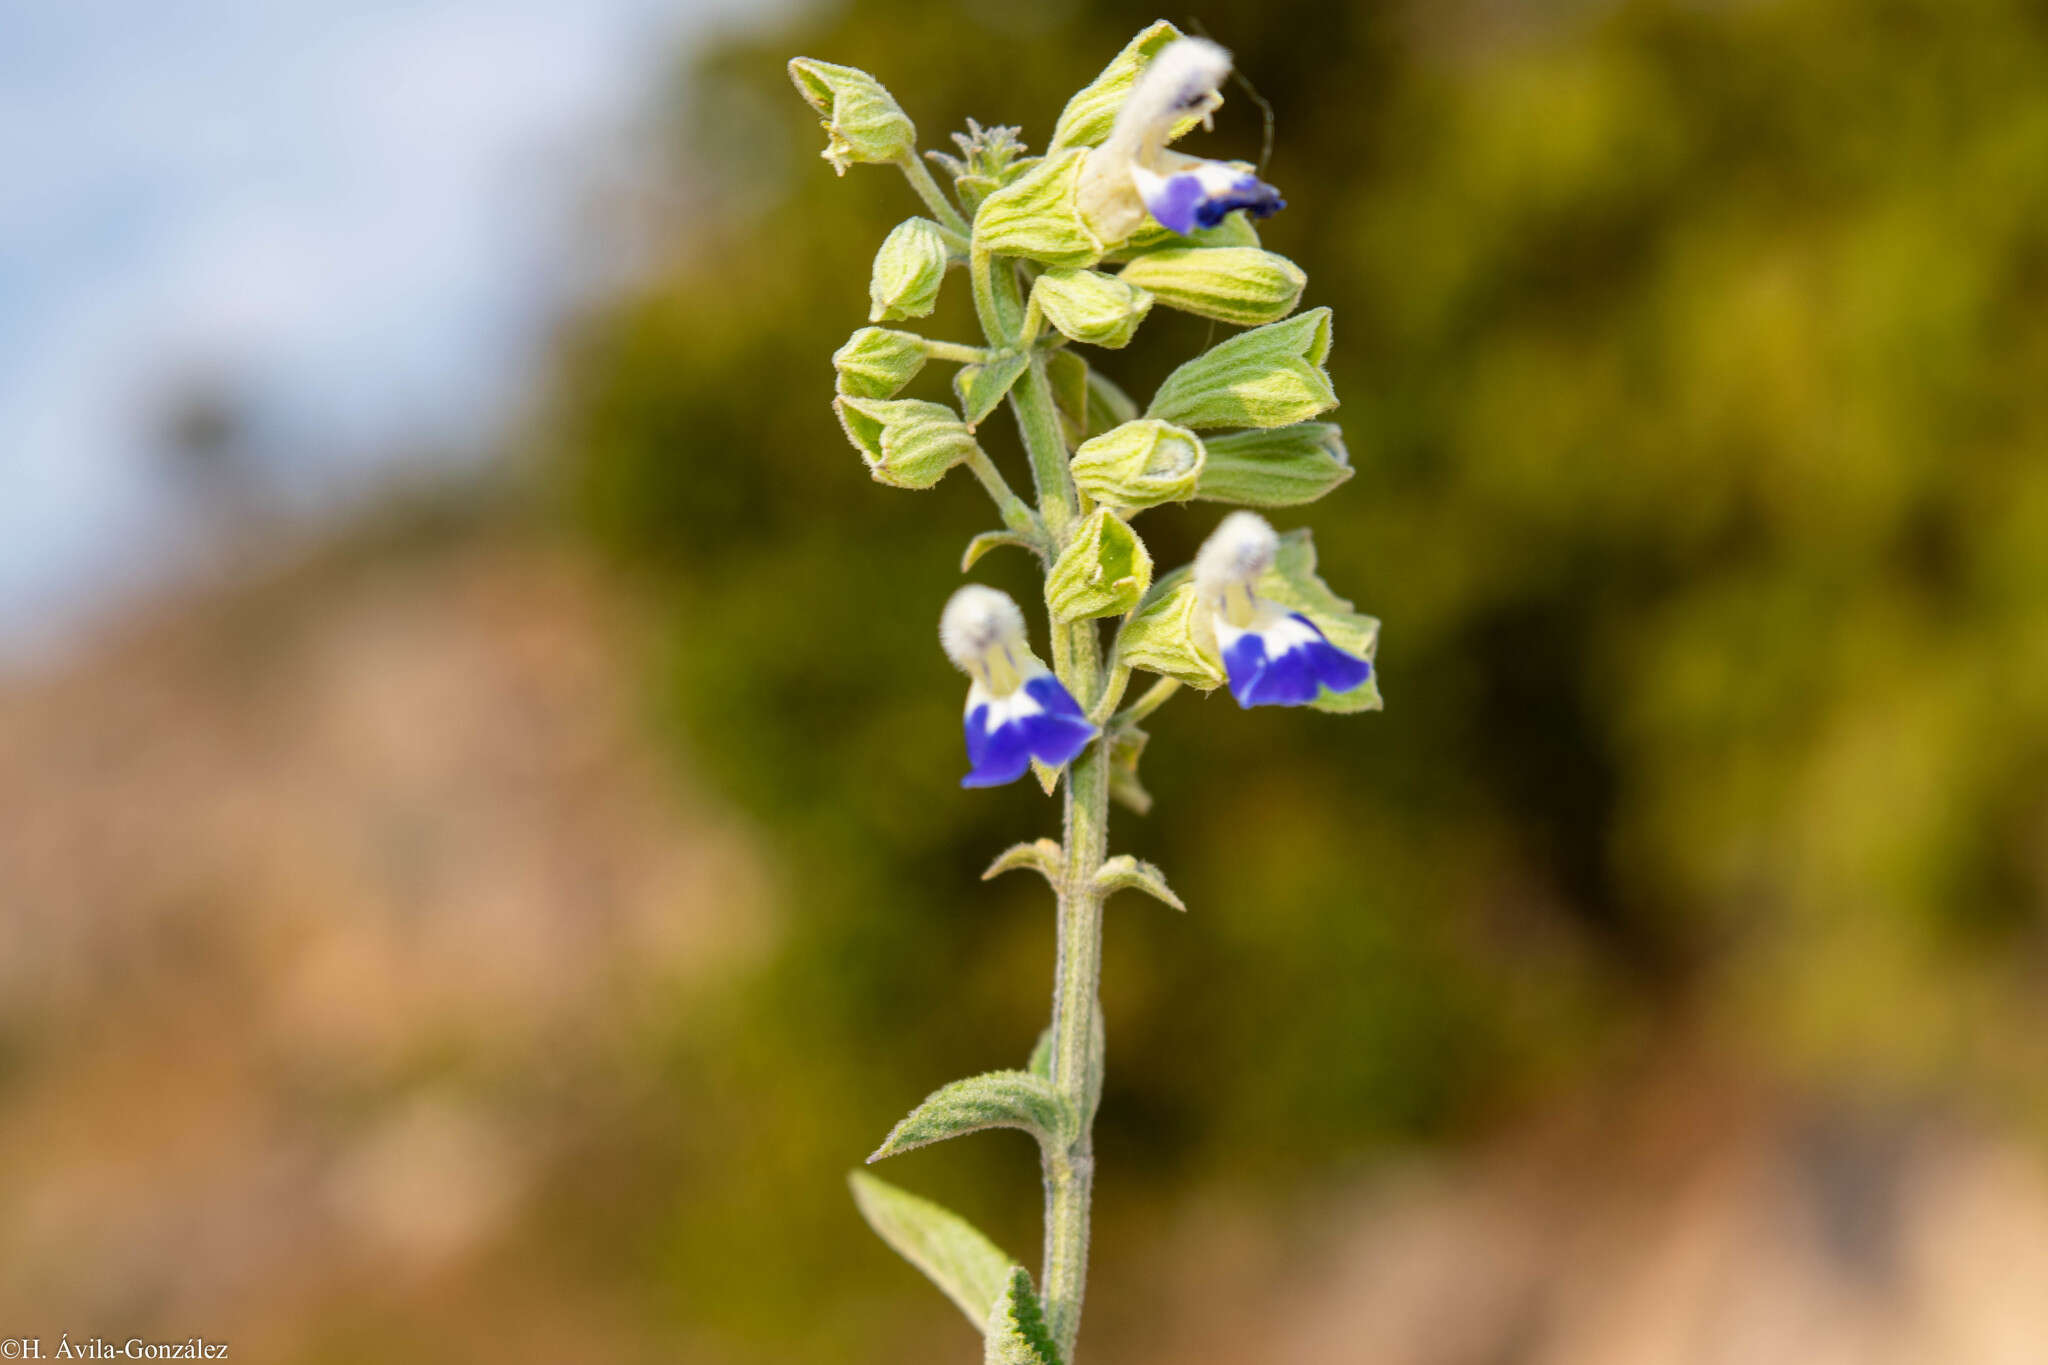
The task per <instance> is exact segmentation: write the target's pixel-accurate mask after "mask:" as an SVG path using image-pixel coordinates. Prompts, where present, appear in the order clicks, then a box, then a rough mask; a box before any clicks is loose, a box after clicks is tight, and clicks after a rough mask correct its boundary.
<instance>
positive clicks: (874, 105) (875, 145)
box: [789, 57, 917, 175]
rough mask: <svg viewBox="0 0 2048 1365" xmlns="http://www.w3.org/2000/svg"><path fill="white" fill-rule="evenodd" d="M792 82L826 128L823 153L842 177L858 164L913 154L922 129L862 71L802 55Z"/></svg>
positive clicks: (794, 63) (794, 67) (792, 69)
mask: <svg viewBox="0 0 2048 1365" xmlns="http://www.w3.org/2000/svg"><path fill="white" fill-rule="evenodd" d="M789 79H790V80H791V81H792V82H794V83H795V85H796V88H797V90H798V91H799V92H800V93H801V94H802V95H803V97H804V98H805V99H806V100H809V101H810V104H811V107H812V108H813V109H816V110H817V111H818V113H819V114H820V115H821V116H822V121H823V123H824V125H825V137H826V142H825V150H824V152H823V153H821V155H822V156H823V157H824V158H825V159H826V160H827V161H829V162H831V163H832V169H833V170H835V171H837V172H838V173H839V174H841V175H845V174H846V168H847V167H848V166H850V165H852V164H853V163H854V162H857V161H858V162H865V163H871V164H872V163H888V162H892V161H901V160H902V159H903V158H904V157H907V156H911V155H914V153H915V149H916V147H917V129H916V128H915V127H914V126H912V124H911V122H910V118H909V116H908V115H907V114H905V113H904V112H903V110H902V109H901V108H900V107H898V105H897V103H896V100H895V97H894V96H892V95H891V94H890V93H889V92H888V91H887V90H885V89H883V88H882V83H881V82H880V81H878V80H876V79H875V78H874V77H873V76H870V75H869V74H868V73H867V72H865V71H862V70H861V69H860V68H858V67H852V66H834V65H833V64H832V63H830V62H820V61H813V60H812V59H811V58H809V57H798V58H796V59H794V60H793V61H791V62H790V64H789Z"/></svg>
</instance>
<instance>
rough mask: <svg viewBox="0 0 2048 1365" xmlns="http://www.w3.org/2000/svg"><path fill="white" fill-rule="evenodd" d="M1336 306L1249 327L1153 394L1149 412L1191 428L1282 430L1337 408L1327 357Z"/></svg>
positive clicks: (1181, 370)
mask: <svg viewBox="0 0 2048 1365" xmlns="http://www.w3.org/2000/svg"><path fill="white" fill-rule="evenodd" d="M1329 356H1330V310H1329V309H1327V308H1313V309H1310V310H1309V311H1308V312H1306V313H1303V314H1302V315H1301V316H1300V317H1295V318H1289V319H1288V320H1287V321H1285V322H1275V323H1269V324H1268V325H1266V326H1264V327H1256V328H1253V329H1252V330H1251V331H1249V332H1241V333H1239V334H1238V335H1237V336H1234V337H1232V338H1230V340H1228V341H1225V342H1222V343H1221V344H1219V345H1217V346H1215V347H1213V348H1211V349H1210V350H1209V351H1208V352H1206V353H1205V354H1203V355H1199V356H1196V357H1195V358H1194V359H1193V360H1190V361H1188V362H1187V363H1186V364H1185V365H1182V366H1181V367H1180V368H1179V369H1177V370H1175V371H1174V372H1173V373H1172V374H1170V375H1168V376H1166V382H1165V383H1163V384H1161V385H1160V386H1159V390H1158V392H1157V393H1155V394H1154V395H1153V397H1152V406H1151V407H1150V408H1149V409H1147V411H1146V416H1148V417H1158V418H1162V419H1164V420H1165V421H1168V422H1178V423H1180V425H1182V426H1184V427H1195V428H1198V429H1203V430H1206V429H1209V428H1213V427H1281V426H1286V425H1287V424H1288V423H1290V422H1305V421H1307V420H1308V419H1309V418H1311V417H1314V416H1316V415H1317V414H1318V413H1321V412H1326V411H1328V410H1329V409H1331V408H1334V407H1336V406H1337V395H1336V393H1335V391H1334V390H1332V389H1331V387H1330V375H1329V372H1328V371H1327V370H1326V369H1324V362H1326V361H1327V360H1328V359H1329Z"/></svg>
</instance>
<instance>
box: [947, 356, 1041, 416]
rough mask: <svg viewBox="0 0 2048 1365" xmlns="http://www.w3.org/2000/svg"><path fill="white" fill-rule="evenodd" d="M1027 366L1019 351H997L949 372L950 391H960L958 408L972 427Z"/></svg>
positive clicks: (997, 401) (994, 405) (998, 401)
mask: <svg viewBox="0 0 2048 1365" xmlns="http://www.w3.org/2000/svg"><path fill="white" fill-rule="evenodd" d="M1030 367H1031V357H1029V356H1027V355H1025V354H1024V353H1023V352H1022V351H998V352H997V353H996V354H994V355H992V356H990V357H989V358H988V363H986V364H983V365H962V366H961V367H960V369H959V372H958V373H956V374H955V375H954V376H953V392H955V393H957V394H959V395H960V411H961V413H962V414H964V415H965V416H966V418H967V429H968V430H969V431H972V430H974V429H975V427H977V426H979V425H981V420H982V419H983V418H984V417H987V416H988V415H989V414H990V413H992V412H994V411H995V410H996V404H998V403H1000V402H1002V401H1003V395H1004V394H1006V393H1008V392H1009V391H1010V386H1011V385H1012V384H1014V383H1016V382H1017V376H1018V375H1020V374H1022V373H1024V371H1025V370H1027V369H1029V368H1030Z"/></svg>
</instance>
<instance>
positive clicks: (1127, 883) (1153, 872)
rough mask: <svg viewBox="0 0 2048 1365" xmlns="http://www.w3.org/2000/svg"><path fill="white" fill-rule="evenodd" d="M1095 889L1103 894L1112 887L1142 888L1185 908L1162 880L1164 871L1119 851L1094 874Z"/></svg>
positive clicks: (1167, 902) (1164, 875)
mask: <svg viewBox="0 0 2048 1365" xmlns="http://www.w3.org/2000/svg"><path fill="white" fill-rule="evenodd" d="M1095 889H1096V890H1097V891H1100V892H1102V894H1104V895H1105V896H1106V895H1108V894H1110V893H1111V892H1113V891H1142V892H1144V893H1145V894H1146V895H1148V896H1150V897H1152V898H1153V899H1154V900H1156V901H1159V902H1160V903H1161V904H1164V905H1169V906H1171V907H1173V908H1174V909H1175V910H1178V911H1180V912H1181V913H1182V914H1186V913H1187V909H1188V908H1187V906H1186V905H1184V904H1182V903H1181V898H1180V897H1179V896H1176V895H1174V894H1173V888H1172V887H1170V886H1168V885H1167V884H1166V874H1165V873H1164V872H1161V871H1160V870H1159V869H1158V868H1157V867H1154V866H1153V865H1152V864H1151V863H1146V862H1140V861H1139V860H1138V859H1136V858H1133V857H1132V856H1131V855H1130V854H1128V853H1119V854H1117V855H1116V857H1114V858H1111V859H1109V860H1108V861H1106V862H1104V863H1103V865H1102V867H1101V869H1100V870H1098V871H1097V872H1096V874H1095Z"/></svg>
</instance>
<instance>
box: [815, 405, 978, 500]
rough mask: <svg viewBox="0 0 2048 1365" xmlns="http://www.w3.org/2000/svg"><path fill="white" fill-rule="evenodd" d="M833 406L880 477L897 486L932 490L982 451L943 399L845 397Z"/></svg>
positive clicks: (874, 471) (851, 438)
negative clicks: (955, 469) (974, 454)
mask: <svg viewBox="0 0 2048 1365" xmlns="http://www.w3.org/2000/svg"><path fill="white" fill-rule="evenodd" d="M832 410H833V411H834V412H836V413H838V414H839V425H840V426H841V427H843V428H845V430H846V439H847V440H849V441H851V442H853V448H854V449H855V450H858V451H859V452H860V455H861V458H862V459H863V460H865V461H866V462H867V466H868V472H869V473H871V474H873V475H874V476H875V481H876V482H877V483H886V484H888V485H890V486H891V487H894V488H930V487H931V486H932V485H933V484H935V483H937V482H938V481H939V480H940V479H941V478H944V477H945V474H946V471H947V470H949V469H951V468H952V467H953V466H954V465H956V464H959V463H961V462H962V461H964V460H966V459H967V457H968V456H970V455H972V454H973V453H974V452H975V449H976V446H975V444H974V436H973V434H972V433H970V432H969V431H968V430H967V424H966V423H965V422H962V421H961V420H960V415H959V414H958V413H956V412H954V411H953V410H952V409H951V408H949V407H944V406H942V405H940V404H938V403H926V402H922V401H920V400H918V399H914V398H855V397H851V396H849V395H841V396H840V397H838V398H835V399H833V400H832Z"/></svg>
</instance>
